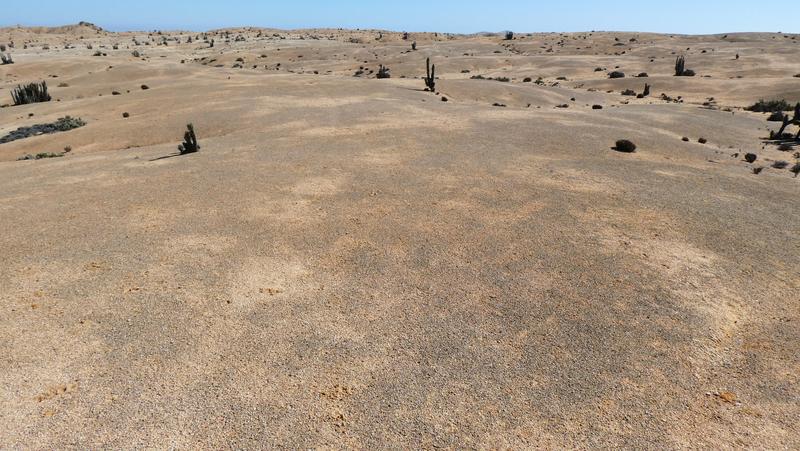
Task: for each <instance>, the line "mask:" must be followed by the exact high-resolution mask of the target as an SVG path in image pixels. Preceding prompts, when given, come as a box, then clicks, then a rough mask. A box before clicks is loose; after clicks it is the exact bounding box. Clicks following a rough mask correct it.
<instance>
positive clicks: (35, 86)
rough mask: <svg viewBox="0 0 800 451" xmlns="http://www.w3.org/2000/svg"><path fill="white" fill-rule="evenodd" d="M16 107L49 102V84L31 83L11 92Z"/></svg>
mask: <svg viewBox="0 0 800 451" xmlns="http://www.w3.org/2000/svg"><path fill="white" fill-rule="evenodd" d="M11 97H12V99H13V100H14V105H27V104H29V103H39V102H49V101H50V94H48V93H47V82H44V81H43V82H41V83H30V84H27V85H25V86H17V87H16V88H14V89H13V90H12V91H11Z"/></svg>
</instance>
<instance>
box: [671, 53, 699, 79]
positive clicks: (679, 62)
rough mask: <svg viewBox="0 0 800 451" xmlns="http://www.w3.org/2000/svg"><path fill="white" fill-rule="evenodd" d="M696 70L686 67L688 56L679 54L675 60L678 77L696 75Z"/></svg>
mask: <svg viewBox="0 0 800 451" xmlns="http://www.w3.org/2000/svg"><path fill="white" fill-rule="evenodd" d="M694 75H695V74H694V71H693V70H691V69H687V68H686V58H684V57H683V56H679V57H678V58H677V59H676V60H675V76H676V77H694Z"/></svg>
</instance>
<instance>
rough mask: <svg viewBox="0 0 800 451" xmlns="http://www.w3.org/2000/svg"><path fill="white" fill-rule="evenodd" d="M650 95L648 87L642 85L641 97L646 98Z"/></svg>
mask: <svg viewBox="0 0 800 451" xmlns="http://www.w3.org/2000/svg"><path fill="white" fill-rule="evenodd" d="M649 95H650V85H648V84H647V83H645V84H644V92H643V93H642V97H647V96H649Z"/></svg>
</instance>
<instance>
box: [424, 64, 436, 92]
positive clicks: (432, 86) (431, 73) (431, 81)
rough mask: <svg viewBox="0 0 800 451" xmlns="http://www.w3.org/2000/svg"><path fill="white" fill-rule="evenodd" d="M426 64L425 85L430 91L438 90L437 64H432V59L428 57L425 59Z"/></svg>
mask: <svg viewBox="0 0 800 451" xmlns="http://www.w3.org/2000/svg"><path fill="white" fill-rule="evenodd" d="M425 66H426V70H425V72H426V74H427V75H426V77H425V86H427V88H426V89H427V90H428V91H430V92H435V91H436V65H435V64H434V65H433V66H431V59H430V58H428V59H427V60H426V61H425Z"/></svg>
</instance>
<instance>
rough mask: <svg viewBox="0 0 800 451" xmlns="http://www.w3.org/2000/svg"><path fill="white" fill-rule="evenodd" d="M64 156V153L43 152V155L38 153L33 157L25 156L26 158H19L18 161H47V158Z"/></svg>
mask: <svg viewBox="0 0 800 451" xmlns="http://www.w3.org/2000/svg"><path fill="white" fill-rule="evenodd" d="M63 156H64V154H63V153H53V152H41V153H37V154H36V155H31V154H28V155H25V156H22V157H19V158H17V161H23V160H43V159H45V158H59V157H63Z"/></svg>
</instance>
